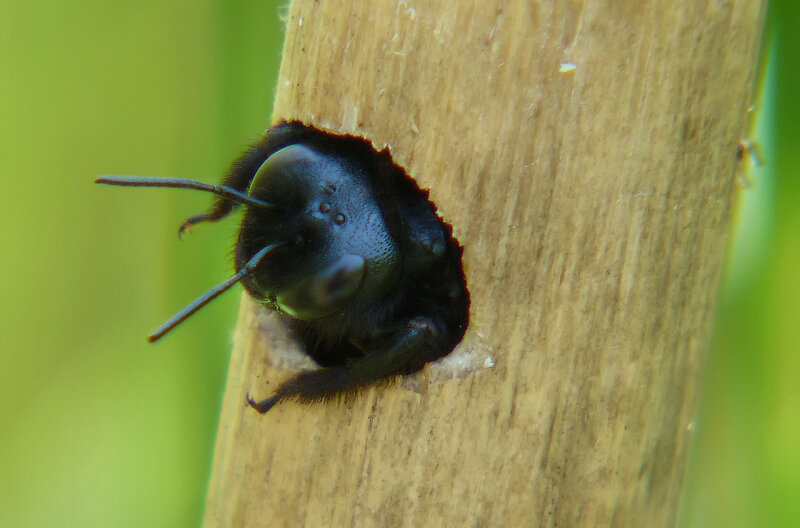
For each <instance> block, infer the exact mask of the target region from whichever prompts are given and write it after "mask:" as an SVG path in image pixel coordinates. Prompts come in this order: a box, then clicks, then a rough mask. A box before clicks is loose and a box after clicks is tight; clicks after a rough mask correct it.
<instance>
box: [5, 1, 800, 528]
mask: <svg viewBox="0 0 800 528" xmlns="http://www.w3.org/2000/svg"><path fill="white" fill-rule="evenodd" d="M283 4H284V2H282V1H281V2H279V1H277V0H275V1H264V0H261V1H256V0H254V1H250V2H245V1H240V0H228V1H224V0H218V1H212V0H191V1H188V0H168V1H163V0H162V1H159V2H156V1H152V0H140V1H138V2H111V3H109V2H101V1H99V0H78V1H75V2H63V1H62V2H59V1H54V0H51V1H39V2H31V3H22V2H5V3H4V5H3V9H2V17H0V57H2V62H0V64H2V70H3V80H2V82H0V116H2V123H3V127H2V129H0V130H2V132H0V133H2V138H0V159H2V161H3V169H4V176H3V180H2V181H3V183H4V186H3V192H2V194H3V197H4V199H3V203H2V207H0V215H2V216H1V217H0V229H2V240H3V247H4V248H5V250H4V251H3V253H2V258H0V266H2V270H1V271H2V276H3V280H2V281H0V284H2V286H1V287H2V290H0V298H1V299H2V300H3V302H2V304H0V310H2V314H1V316H2V319H0V320H2V331H0V358H1V361H2V363H1V364H0V390H1V391H2V397H1V398H0V420H2V424H3V425H2V433H0V526H3V527H5V526H9V527H12V526H13V527H44V526H76V527H77V526H80V527H109V526H113V527H115V528H116V527H126V526H130V527H141V526H147V527H160V526H164V527H184V526H186V527H188V526H197V525H198V524H199V520H200V518H201V515H202V505H203V500H204V492H205V487H206V485H207V481H208V473H209V470H210V463H211V454H212V449H213V441H214V434H215V428H216V422H217V419H218V413H219V406H220V400H221V394H222V390H223V385H224V378H225V370H226V366H227V362H228V354H229V349H230V346H229V341H230V337H231V334H232V330H233V325H234V320H235V316H236V311H237V305H238V300H239V298H238V295H237V294H236V293H229V294H227V295H225V296H223V297H222V298H221V299H220V300H219V301H217V302H215V303H214V304H212V305H211V306H209V307H208V308H206V309H205V310H203V311H201V312H200V313H199V314H198V315H196V316H195V317H194V318H193V319H192V320H191V321H189V322H188V323H186V324H185V325H184V327H182V328H180V329H178V330H177V331H175V332H174V334H172V335H170V338H169V339H167V340H164V341H163V342H162V343H159V344H157V345H155V346H151V345H147V343H146V342H145V339H144V337H145V334H146V333H147V331H149V330H152V329H154V328H155V327H156V326H157V325H159V324H160V323H161V322H162V321H163V320H165V319H166V318H167V317H169V316H170V315H172V314H173V313H174V311H175V310H176V309H178V308H180V307H182V306H184V305H185V304H186V303H187V302H188V301H189V300H191V299H193V298H194V297H195V296H197V295H198V294H199V293H201V292H202V291H204V290H205V289H207V288H208V287H210V286H212V285H214V284H217V283H219V282H220V281H221V280H222V279H223V278H225V277H227V276H228V275H229V273H230V262H229V249H230V247H231V240H232V239H233V234H234V233H235V229H236V223H235V220H233V221H227V222H223V223H222V224H220V225H215V226H207V227H204V228H203V229H197V230H195V231H194V232H192V233H191V235H190V236H188V237H186V239H185V240H184V241H183V242H181V243H178V242H177V239H176V230H177V227H178V225H179V224H180V222H181V221H182V220H183V219H184V218H186V217H187V216H189V215H191V214H194V213H197V212H199V211H201V210H203V209H204V208H205V206H206V205H207V204H208V197H207V196H205V195H203V194H201V193H191V192H180V191H148V190H141V191H139V190H126V189H113V188H99V187H95V186H93V185H92V184H91V182H92V180H93V179H94V177H95V176H97V175H99V174H142V175H154V176H184V177H193V178H197V179H201V180H204V181H209V182H213V181H216V180H217V179H218V178H219V176H220V175H221V174H222V173H223V171H224V170H225V169H226V167H227V165H228V163H229V161H230V160H231V159H232V158H233V157H235V156H236V154H238V152H239V151H240V150H241V149H242V148H243V147H244V146H245V145H247V144H248V143H249V142H250V141H252V140H253V139H254V138H256V137H257V136H258V135H259V134H260V133H261V132H262V131H263V129H264V127H265V126H266V125H267V124H268V121H269V116H270V111H271V106H272V95H273V92H274V86H275V79H276V78H277V68H278V63H279V54H280V43H281V41H282V37H283V32H282V27H281V24H280V21H279V19H278V16H279V14H280V12H281V9H282V8H281V5H283ZM796 9H797V7H796V5H795V3H794V2H793V1H791V0H784V1H775V2H773V3H772V11H771V18H772V20H773V23H772V25H771V35H772V44H773V48H772V51H773V55H772V58H771V62H770V64H771V76H770V78H769V82H768V83H767V85H766V86H765V89H764V102H763V103H762V104H761V118H762V121H761V125H760V131H759V132H758V134H757V137H758V139H759V140H760V141H761V142H762V147H763V150H764V151H765V157H766V159H767V165H766V167H764V168H763V169H761V170H754V171H753V172H752V174H751V177H752V179H753V180H754V186H753V188H752V189H751V190H749V191H746V192H745V193H744V197H743V200H744V202H743V207H742V211H743V214H742V217H741V221H740V223H739V232H740V235H739V238H738V239H737V244H736V248H735V250H734V251H733V252H732V255H733V259H732V262H731V265H730V266H729V273H728V281H727V283H726V285H725V286H724V288H723V292H722V294H721V298H720V302H719V304H718V313H717V318H716V327H715V339H714V343H713V347H712V352H711V354H710V358H709V363H708V368H707V378H706V384H705V387H704V399H703V402H702V403H701V409H700V414H699V416H698V419H697V421H696V424H695V428H696V429H695V430H696V431H697V443H696V446H695V449H694V450H693V454H692V459H691V466H690V469H689V472H688V475H689V482H688V485H687V487H686V497H685V501H684V508H683V514H682V521H681V525H682V526H686V527H692V528H694V527H701V526H702V527H707V526H719V527H723V526H725V527H728V526H753V527H757V526H758V527H760V526H775V527H778V526H789V525H790V524H791V522H792V521H796V520H797V519H800V501H798V497H800V450H798V446H799V445H800V434H798V433H800V430H799V429H800V427H799V426H798V423H800V420H799V419H800V404H799V402H800V355H798V351H799V350H800V338H798V335H799V334H800V332H799V331H798V326H799V325H798V323H797V319H798V315H800V310H799V309H798V302H799V301H798V299H800V274H799V273H798V270H800V209H798V203H800V178H798V174H799V173H800V151H798V144H800V138H799V137H798V127H797V126H796V123H798V122H799V121H800V98H799V97H798V94H800V61H799V60H798V57H800V37H798V36H797V32H796V31H795V27H796V24H797V22H798V19H799V18H800V17H799V16H798V14H797V13H796V12H794V11H793V10H796Z"/></svg>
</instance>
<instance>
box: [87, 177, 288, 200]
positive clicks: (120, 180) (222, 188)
mask: <svg viewBox="0 0 800 528" xmlns="http://www.w3.org/2000/svg"><path fill="white" fill-rule="evenodd" d="M94 182H95V183H100V184H103V185H117V186H120V187H172V188H174V189H194V190H197V191H206V192H210V193H214V194H216V195H218V196H222V197H225V198H228V199H230V200H233V201H234V202H237V203H240V204H242V205H250V206H253V207H275V206H274V205H273V204H271V203H269V202H265V201H264V200H259V199H258V198H253V197H252V196H250V195H249V194H245V193H243V192H241V191H237V190H236V189H233V188H231V187H228V186H226V185H209V184H208V183H203V182H199V181H195V180H184V179H182V178H144V177H120V176H101V177H99V178H97V179H96V180H95V181H94Z"/></svg>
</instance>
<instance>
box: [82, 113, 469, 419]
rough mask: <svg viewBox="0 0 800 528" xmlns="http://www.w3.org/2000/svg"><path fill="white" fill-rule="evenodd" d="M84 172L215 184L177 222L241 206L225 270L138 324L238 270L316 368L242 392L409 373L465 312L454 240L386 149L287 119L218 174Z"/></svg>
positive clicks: (314, 396)
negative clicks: (193, 212)
mask: <svg viewBox="0 0 800 528" xmlns="http://www.w3.org/2000/svg"><path fill="white" fill-rule="evenodd" d="M97 183H103V184H109V185H122V186H132V187H176V188H182V189H198V190H203V191H208V192H212V193H215V194H216V195H217V197H216V200H215V202H214V204H213V206H212V207H211V208H210V209H209V211H208V212H206V213H205V214H202V215H198V216H193V217H191V218H189V219H188V220H186V221H185V222H184V223H183V225H181V227H180V233H183V232H185V231H186V230H187V229H188V228H189V227H191V226H192V225H194V224H197V223H200V222H214V221H217V220H220V219H221V218H224V217H226V216H227V215H228V214H230V213H231V212H232V211H233V210H234V209H235V208H237V207H238V206H240V205H244V206H245V212H244V217H243V219H242V225H241V229H240V231H239V237H238V240H237V242H236V247H235V251H234V255H235V256H234V264H235V268H236V274H235V275H234V276H233V277H231V278H230V279H228V280H227V281H225V282H224V283H222V284H220V285H219V286H217V287H216V288H214V289H212V290H210V291H209V292H207V293H206V294H205V295H203V296H202V297H200V298H199V299H197V300H196V301H194V302H193V303H192V304H190V305H189V306H187V307H186V308H185V309H184V310H183V311H181V312H180V313H178V314H177V315H175V316H174V317H173V318H172V319H170V320H169V321H167V322H166V323H165V324H164V325H163V326H162V327H161V328H159V329H158V330H156V331H155V332H154V333H153V334H151V335H150V336H149V338H148V339H149V341H151V342H153V341H156V340H157V339H159V338H161V337H162V336H164V335H165V334H166V333H167V332H169V331H170V330H172V329H173V328H175V327H176V326H177V325H178V324H180V323H181V322H182V321H184V320H185V319H186V318H188V317H189V316H190V315H192V314H193V313H194V312H196V311H197V310H199V309H200V308H201V307H203V306H204V305H205V304H207V303H208V302H210V301H211V300H212V299H214V298H215V297H217V296H218V295H220V294H221V293H222V292H224V291H225V290H227V289H228V288H230V287H231V286H233V285H234V284H235V283H237V282H240V281H241V282H242V284H243V285H244V287H245V289H246V290H247V291H248V292H249V293H250V295H251V296H252V297H253V298H254V299H255V300H256V301H258V302H259V303H261V304H263V305H264V306H266V307H268V308H270V309H273V310H275V311H276V312H278V313H279V314H280V315H281V317H282V318H283V319H284V321H285V322H286V324H287V325H288V326H289V327H290V328H291V330H292V331H293V332H294V334H295V335H296V336H297V338H298V339H299V341H300V342H301V343H302V345H303V346H304V349H305V352H306V353H307V354H308V355H309V356H311V358H312V359H314V361H316V363H318V364H319V365H320V366H321V367H322V368H320V369H316V370H311V371H306V372H301V373H300V374H297V375H295V376H294V377H292V378H290V379H289V380H288V381H286V382H284V383H283V384H281V385H280V386H279V387H278V389H277V390H276V391H275V394H274V395H273V396H271V397H269V398H267V399H265V400H262V401H260V402H256V401H254V400H253V399H251V398H249V397H248V402H249V404H250V405H251V406H252V407H253V408H254V409H256V410H257V411H258V412H260V413H265V412H267V411H268V410H269V409H270V408H272V406H273V405H275V404H276V403H278V402H279V401H281V400H283V399H292V398H293V399H296V400H298V401H301V402H315V401H320V400H325V399H328V398H331V397H335V396H338V395H342V394H346V393H350V392H354V391H356V390H357V389H358V388H360V387H364V386H367V385H370V384H373V383H375V382H377V381H379V380H386V379H388V378H391V377H392V376H395V375H398V374H410V373H413V372H416V371H418V370H420V369H421V368H422V367H423V366H424V365H425V364H426V363H428V362H430V361H434V360H436V359H438V358H441V357H443V356H445V355H447V354H449V353H450V352H451V351H452V350H453V348H454V347H455V346H456V345H457V344H458V343H459V342H460V341H461V339H462V337H463V336H464V332H465V331H466V327H467V321H468V311H469V294H468V293H467V289H466V283H465V280H464V274H463V270H462V267H461V252H462V250H461V247H460V246H459V245H458V243H457V242H456V241H455V240H454V239H453V237H452V229H451V228H450V227H449V226H447V225H445V224H443V223H442V222H441V221H440V220H439V218H438V217H437V215H436V211H435V208H434V206H433V205H432V204H431V203H430V202H429V201H428V199H427V197H428V195H427V193H426V192H423V191H421V190H420V189H419V188H418V187H417V186H416V184H415V183H414V182H413V181H412V180H411V179H410V178H408V177H407V176H406V175H405V173H404V172H403V171H402V169H400V168H399V167H398V166H397V165H395V164H394V163H393V162H392V160H391V157H390V156H389V153H388V151H383V152H381V153H378V152H376V151H375V150H374V149H373V148H372V146H371V145H370V144H369V143H368V142H367V141H365V140H363V139H359V138H356V137H351V136H335V135H331V134H327V133H324V132H321V131H319V130H316V129H314V128H311V127H307V126H304V125H302V124H299V123H284V124H281V125H277V126H274V127H272V128H271V129H270V130H269V131H268V132H267V133H266V135H265V136H264V137H263V138H262V139H261V140H260V141H258V142H257V143H256V144H254V145H253V146H251V147H250V148H249V149H248V150H247V151H246V152H245V153H244V154H242V155H241V156H240V157H239V159H237V160H236V161H235V162H234V163H233V165H232V167H231V169H230V170H229V172H228V173H227V175H226V176H225V178H224V179H223V181H222V184H221V185H219V186H213V185H208V184H204V183H200V182H196V181H191V180H182V179H157V178H116V177H103V178H100V179H98V180H97Z"/></svg>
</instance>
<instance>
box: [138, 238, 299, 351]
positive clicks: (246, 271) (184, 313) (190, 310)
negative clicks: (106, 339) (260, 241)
mask: <svg viewBox="0 0 800 528" xmlns="http://www.w3.org/2000/svg"><path fill="white" fill-rule="evenodd" d="M285 245H286V242H276V243H274V244H270V245H268V246H267V247H265V248H263V249H261V250H259V251H258V253H256V254H255V255H253V257H252V258H251V259H250V260H248V261H247V264H245V265H244V266H242V269H240V270H239V272H238V273H237V274H236V275H234V276H233V277H231V278H230V279H228V280H226V281H225V282H223V283H222V284H220V285H219V286H216V287H214V288H212V289H210V290H208V291H207V292H206V293H204V294H203V295H201V296H200V297H198V298H197V299H195V300H194V301H193V302H192V303H191V304H190V305H189V306H187V307H186V308H184V309H183V310H181V311H180V312H178V313H177V314H175V315H174V316H172V318H171V319H170V320H169V321H167V322H166V323H164V324H163V325H161V328H159V329H158V330H156V331H155V332H153V333H152V334H150V335H149V336H147V340H148V341H149V342H151V343H155V342H156V341H158V340H159V339H161V338H162V337H164V336H165V335H166V334H167V333H169V332H170V331H171V330H172V329H174V328H175V327H176V326H178V325H179V324H181V323H182V322H184V321H185V320H186V319H188V318H189V317H190V316H191V315H192V314H194V313H195V312H196V311H197V310H199V309H200V308H202V307H203V306H205V305H207V304H208V303H210V302H211V301H213V300H214V299H216V298H217V297H219V296H220V295H221V294H222V293H223V292H225V291H226V290H228V289H230V287H231V286H233V285H234V284H236V283H237V282H239V281H241V280H242V279H244V278H245V277H247V276H248V275H250V273H252V272H253V270H254V269H255V268H256V266H258V264H259V263H260V262H261V260H262V259H263V258H264V257H266V256H267V255H268V254H269V253H270V252H271V251H272V250H273V249H275V248H277V247H280V246H285Z"/></svg>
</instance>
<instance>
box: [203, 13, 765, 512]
mask: <svg viewBox="0 0 800 528" xmlns="http://www.w3.org/2000/svg"><path fill="white" fill-rule="evenodd" d="M763 8H764V2H763V1H752V0H730V1H726V2H714V1H711V0H699V1H698V0H675V1H670V2H664V1H654V0H650V1H642V2H616V1H611V0H606V1H602V0H601V1H592V2H588V1H587V2H580V1H559V2H552V1H533V0H508V1H501V0H463V1H458V2H454V1H452V0H428V1H419V2H416V1H412V0H407V1H403V0H399V1H398V0H376V1H370V2H342V1H333V0H294V1H293V2H292V5H291V8H290V12H289V15H288V20H287V30H286V43H285V48H284V51H283V64H282V67H281V73H280V78H279V80H278V90H277V98H276V106H275V114H274V116H273V121H274V122H277V121H280V120H283V119H300V120H302V121H304V122H306V123H309V124H313V125H315V126H317V127H320V128H323V129H326V130H330V131H333V132H337V133H347V134H357V135H360V136H363V137H366V138H369V139H370V140H371V141H372V142H373V143H374V144H375V146H376V147H377V148H379V149H380V148H384V147H389V148H390V149H391V151H392V153H393V155H394V157H395V160H396V161H397V162H398V163H400V164H401V165H402V166H404V167H406V168H407V169H408V171H409V173H410V174H411V175H412V176H413V177H414V178H416V179H417V181H418V182H419V183H420V185H421V186H422V187H423V188H428V189H430V195H431V199H432V200H433V201H434V202H435V203H436V205H437V206H438V208H439V211H440V213H441V215H442V216H443V217H444V218H445V219H446V220H447V221H448V222H450V223H451V224H452V225H453V226H454V227H455V235H456V237H457V238H458V239H459V240H460V241H461V243H462V244H463V245H464V246H465V248H466V249H465V255H464V264H465V269H466V273H467V282H468V286H469V288H470V292H471V294H472V310H471V325H470V328H469V330H468V333H467V336H466V338H465V340H464V342H463V343H462V345H461V346H459V347H458V348H457V349H456V351H455V352H454V353H453V354H452V355H451V356H450V357H449V358H447V359H446V360H445V361H443V362H442V363H441V364H437V365H435V366H433V367H429V368H427V369H426V370H425V371H423V373H421V374H418V375H416V376H413V377H411V378H404V379H402V380H400V381H399V382H398V383H396V384H394V385H393V386H390V387H384V388H376V389H370V390H367V391H364V392H363V394H361V395H360V396H359V397H358V398H356V399H355V400H354V401H350V402H346V403H340V404H328V405H314V406H302V405H299V404H296V403H283V404H281V405H279V406H277V407H275V408H274V409H273V410H271V411H270V412H269V413H268V414H267V415H265V416H261V415H259V414H257V413H256V412H254V411H253V410H252V409H249V408H248V407H247V405H246V403H245V396H246V394H247V393H248V392H249V393H251V394H253V395H255V396H258V397H260V396H266V395H269V394H271V392H272V390H273V389H274V388H275V386H276V385H277V384H278V383H279V382H280V381H282V380H284V379H286V378H287V377H288V376H289V375H290V374H291V373H293V372H295V371H296V370H297V368H300V367H302V366H304V365H305V366H308V365H310V363H309V361H308V360H307V359H305V358H304V356H303V355H302V353H301V352H300V351H299V349H298V348H297V346H296V345H295V344H294V342H293V341H292V340H291V338H290V337H289V336H288V335H287V334H286V332H285V330H284V329H283V328H282V327H281V325H280V324H279V323H278V322H277V321H276V320H275V318H274V317H273V316H271V315H269V314H266V313H264V311H263V309H262V308H260V307H258V306H256V305H255V304H254V303H253V302H251V301H250V300H249V299H245V300H244V302H243V306H242V312H241V316H240V320H239V327H238V331H237V334H236V338H235V346H234V351H233V357H232V359H231V367H230V372H229V377H228V386H227V391H226V394H225V400H224V404H223V411H222V418H221V423H220V429H219V436H218V439H217V447H216V452H215V458H214V468H213V473H212V478H211V483H210V488H209V493H208V500H207V509H206V516H205V526H206V527H218V526H219V527H233V526H235V527H253V526H264V527H267V526H269V527H292V528H295V527H299V526H307V527H308V526H320V527H331V526H337V527H338V526H381V527H394V526H405V527H416V526H437V527H438V526H562V527H582V526H585V527H589V526H591V527H595V526H648V527H662V526H671V525H673V524H674V522H675V518H676V511H677V503H678V498H679V495H680V490H681V483H682V476H683V472H684V466H685V462H686V454H687V448H688V446H689V443H690V439H691V430H692V423H693V422H692V420H693V419H694V418H693V417H694V412H695V401H696V396H697V393H698V383H699V372H700V369H701V366H702V364H703V361H704V358H705V353H706V346H707V341H708V337H709V326H710V321H711V315H712V307H713V304H714V300H715V297H716V292H717V284H718V279H719V275H720V269H721V265H722V262H723V258H724V255H725V250H726V247H727V244H728V232H729V228H730V218H731V208H732V206H731V204H732V198H733V196H734V194H735V192H736V188H737V185H736V171H737V168H736V163H737V144H738V142H739V140H740V139H741V138H742V135H743V132H744V130H745V126H746V124H747V112H746V110H747V108H748V105H749V104H750V97H751V90H752V86H753V80H754V76H755V72H756V68H755V62H756V56H757V49H758V46H759V42H760V34H761V26H762V21H763Z"/></svg>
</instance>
